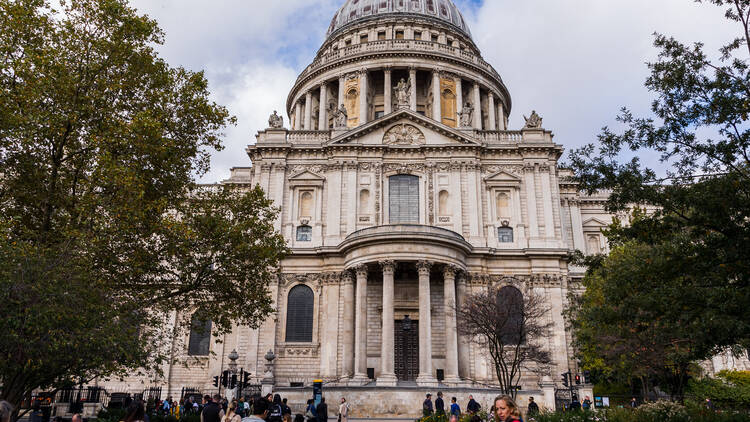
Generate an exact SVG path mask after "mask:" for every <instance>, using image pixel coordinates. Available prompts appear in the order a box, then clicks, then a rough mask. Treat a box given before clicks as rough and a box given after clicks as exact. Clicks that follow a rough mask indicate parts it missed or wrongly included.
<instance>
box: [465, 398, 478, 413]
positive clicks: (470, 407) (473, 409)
mask: <svg viewBox="0 0 750 422" xmlns="http://www.w3.org/2000/svg"><path fill="white" fill-rule="evenodd" d="M481 409H482V406H480V405H479V403H477V401H476V400H474V396H473V395H471V394H469V404H467V405H466V411H467V412H469V414H471V415H473V414H475V413H477V412H479V410H481Z"/></svg>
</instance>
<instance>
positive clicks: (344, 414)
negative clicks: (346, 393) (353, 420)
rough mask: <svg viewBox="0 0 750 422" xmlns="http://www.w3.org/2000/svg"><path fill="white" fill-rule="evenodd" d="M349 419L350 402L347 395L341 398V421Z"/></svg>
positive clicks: (345, 421) (344, 421)
mask: <svg viewBox="0 0 750 422" xmlns="http://www.w3.org/2000/svg"><path fill="white" fill-rule="evenodd" d="M348 420H349V403H347V402H346V397H342V398H341V404H340V405H339V422H347V421H348Z"/></svg>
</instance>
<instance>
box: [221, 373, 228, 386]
mask: <svg viewBox="0 0 750 422" xmlns="http://www.w3.org/2000/svg"><path fill="white" fill-rule="evenodd" d="M221 385H222V386H224V388H226V387H227V386H228V385H229V371H224V372H222V373H221Z"/></svg>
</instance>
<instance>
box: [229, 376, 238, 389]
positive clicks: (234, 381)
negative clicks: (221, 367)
mask: <svg viewBox="0 0 750 422" xmlns="http://www.w3.org/2000/svg"><path fill="white" fill-rule="evenodd" d="M236 387H237V374H232V377H231V378H230V379H229V389H230V390H234V389H235V388H236Z"/></svg>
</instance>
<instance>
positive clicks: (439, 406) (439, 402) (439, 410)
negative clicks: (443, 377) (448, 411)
mask: <svg viewBox="0 0 750 422" xmlns="http://www.w3.org/2000/svg"><path fill="white" fill-rule="evenodd" d="M435 414H436V415H437V416H445V402H444V401H443V392H442V391H438V393H437V399H435Z"/></svg>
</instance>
